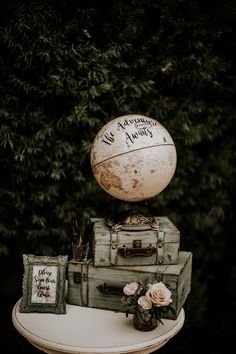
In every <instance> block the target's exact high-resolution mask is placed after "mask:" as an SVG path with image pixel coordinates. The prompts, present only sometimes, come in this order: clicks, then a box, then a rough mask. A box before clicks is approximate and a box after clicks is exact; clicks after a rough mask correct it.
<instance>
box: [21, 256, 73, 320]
mask: <svg viewBox="0 0 236 354" xmlns="http://www.w3.org/2000/svg"><path fill="white" fill-rule="evenodd" d="M23 264H24V275H23V282H22V292H23V296H22V299H21V302H20V309H19V311H20V312H26V313H29V312H51V313H55V314H65V313H66V303H65V286H66V268H67V264H68V256H67V255H59V256H56V257H50V256H36V255H33V254H23Z"/></svg>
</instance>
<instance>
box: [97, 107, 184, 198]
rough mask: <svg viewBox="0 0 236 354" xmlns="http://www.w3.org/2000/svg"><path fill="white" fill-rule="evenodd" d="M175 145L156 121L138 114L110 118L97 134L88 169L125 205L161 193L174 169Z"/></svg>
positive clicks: (175, 159) (175, 158) (110, 193)
mask: <svg viewBox="0 0 236 354" xmlns="http://www.w3.org/2000/svg"><path fill="white" fill-rule="evenodd" d="M176 161H177V154H176V148H175V144H174V142H173V139H172V137H171V136H170V134H169V132H168V131H167V130H166V128H165V127H164V126H163V125H161V124H160V123H159V122H158V121H157V120H155V119H153V118H150V117H146V116H143V115H139V114H130V115H124V116H121V117H118V118H115V119H112V120H111V121H110V122H108V123H107V124H106V125H104V126H103V127H102V129H101V130H100V131H99V132H98V133H97V135H96V137H95V139H94V142H93V144H92V148H91V168H92V171H93V174H94V176H95V178H96V180H97V182H98V183H99V185H100V186H101V187H102V188H103V189H104V190H105V191H106V192H107V193H108V194H109V195H111V196H112V197H114V198H117V199H120V200H122V201H127V202H139V201H143V200H146V199H150V198H152V197H154V196H156V195H158V194H159V193H161V192H162V191H163V189H165V188H166V186H167V185H168V184H169V183H170V181H171V179H172V177H173V175H174V173H175V170H176Z"/></svg>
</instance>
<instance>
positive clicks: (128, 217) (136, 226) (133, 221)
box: [106, 204, 159, 231]
mask: <svg viewBox="0 0 236 354" xmlns="http://www.w3.org/2000/svg"><path fill="white" fill-rule="evenodd" d="M106 224H107V226H108V227H110V228H111V229H112V230H114V231H119V230H126V231H144V230H150V229H151V230H158V229H159V220H158V219H157V218H155V217H153V216H151V215H145V214H144V213H141V212H139V211H138V209H137V206H136V205H134V204H130V210H129V211H127V212H126V213H122V214H118V215H117V216H116V217H111V218H107V219H106Z"/></svg>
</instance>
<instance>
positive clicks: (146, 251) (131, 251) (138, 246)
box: [117, 240, 156, 258]
mask: <svg viewBox="0 0 236 354" xmlns="http://www.w3.org/2000/svg"><path fill="white" fill-rule="evenodd" d="M117 253H118V255H119V256H121V257H124V258H128V257H136V256H144V257H151V256H152V255H153V254H155V253H156V248H155V247H152V246H151V245H150V246H148V247H142V243H141V241H140V240H134V241H133V247H131V248H129V247H126V246H123V247H119V248H118V250H117Z"/></svg>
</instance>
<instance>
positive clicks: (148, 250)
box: [91, 216, 180, 267]
mask: <svg viewBox="0 0 236 354" xmlns="http://www.w3.org/2000/svg"><path fill="white" fill-rule="evenodd" d="M158 220H159V222H160V224H159V230H158V231H157V230H145V231H124V230H120V231H113V230H112V229H111V228H109V227H108V226H107V225H106V222H105V220H104V219H103V218H92V219H91V221H92V222H94V227H93V246H92V249H93V259H94V260H93V262H94V266H95V267H109V266H112V267H114V266H126V265H127V266H135V265H153V264H177V263H178V260H179V246H180V232H179V230H178V229H177V228H176V227H175V225H174V224H173V223H172V222H171V221H170V220H169V219H168V218H167V217H165V216H162V217H158Z"/></svg>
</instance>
